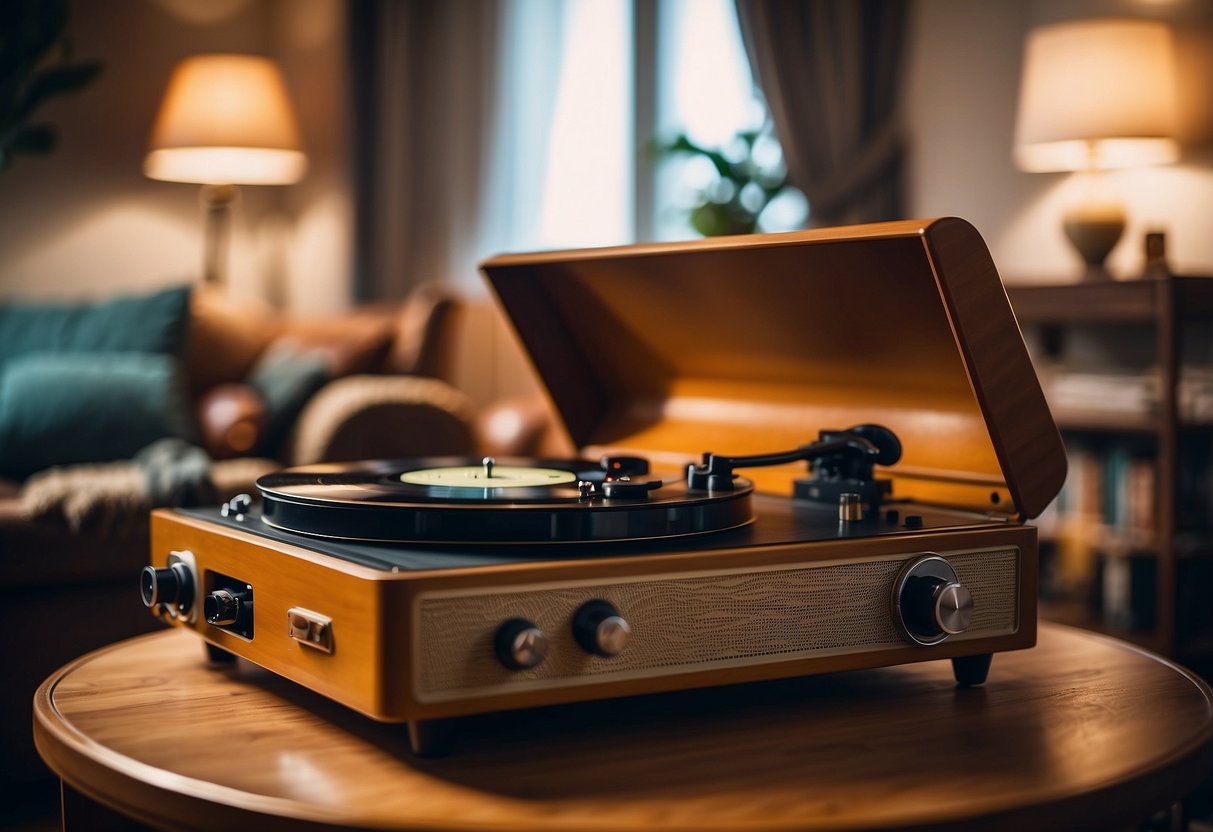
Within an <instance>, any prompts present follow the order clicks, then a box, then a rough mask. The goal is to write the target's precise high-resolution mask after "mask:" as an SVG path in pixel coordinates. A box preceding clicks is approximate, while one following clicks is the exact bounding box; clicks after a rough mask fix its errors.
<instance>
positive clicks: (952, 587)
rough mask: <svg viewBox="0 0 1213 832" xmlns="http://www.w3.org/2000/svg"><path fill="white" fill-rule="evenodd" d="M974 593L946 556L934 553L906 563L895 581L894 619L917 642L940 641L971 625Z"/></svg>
mask: <svg viewBox="0 0 1213 832" xmlns="http://www.w3.org/2000/svg"><path fill="white" fill-rule="evenodd" d="M972 618H973V595H972V594H971V593H970V592H969V590H968V589H966V588H965V587H964V586H962V585H961V583H960V581H959V580H958V579H957V577H956V571H955V570H954V569H953V568H952V566H951V564H950V563H948V561H946V560H945V559H944V558H942V557H940V556H939V555H935V554H931V555H926V556H923V557H920V558H917V559H916V560H914V561H911V562H910V563H908V564H906V565H905V566H904V567H903V568H902V570H901V572H900V573H899V574H898V576H897V579H896V581H894V585H893V621H894V623H895V624H896V625H897V627H898V629H899V630H900V631H901V634H902V635H904V636H905V637H906V638H908V639H909V640H910V641H912V642H914V643H916V644H922V645H931V644H938V643H939V642H941V641H943V640H944V639H946V638H947V637H948V636H951V635H955V634H957V633H962V632H964V631H965V630H967V629H968V627H969V625H970V623H971V622H972Z"/></svg>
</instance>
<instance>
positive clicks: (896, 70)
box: [736, 0, 907, 226]
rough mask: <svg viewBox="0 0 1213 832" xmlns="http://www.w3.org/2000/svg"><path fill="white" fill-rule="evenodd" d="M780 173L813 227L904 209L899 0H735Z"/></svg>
mask: <svg viewBox="0 0 1213 832" xmlns="http://www.w3.org/2000/svg"><path fill="white" fill-rule="evenodd" d="M736 4H737V16H738V19H739V22H740V24H741V32H742V37H743V39H744V40H745V46H746V52H747V53H748V55H749V58H750V66H751V67H752V69H753V72H754V77H755V78H756V79H757V81H758V84H759V86H761V88H762V92H763V95H764V96H765V97H766V101H767V106H768V108H769V109H770V112H771V119H772V121H773V122H774V125H775V132H776V134H777V135H778V137H779V141H780V143H781V144H782V145H783V152H784V157H785V159H786V160H787V166H788V176H789V178H790V179H791V180H792V183H793V184H795V185H796V186H797V187H799V188H800V189H801V190H803V191H804V193H805V196H807V197H808V200H809V216H810V218H811V220H812V223H813V224H814V225H818V226H820V225H837V224H841V223H853V222H877V221H881V220H891V219H901V218H904V216H905V198H904V197H905V195H904V185H903V181H902V180H903V157H904V144H905V142H904V137H903V133H902V125H901V121H900V118H899V113H898V106H897V98H898V94H899V90H900V80H901V74H902V73H901V57H902V51H903V41H904V39H905V38H904V32H905V24H906V12H907V4H906V2H905V0H798V1H797V2H792V0H736Z"/></svg>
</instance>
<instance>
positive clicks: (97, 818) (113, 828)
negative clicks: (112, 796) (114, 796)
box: [59, 781, 151, 832]
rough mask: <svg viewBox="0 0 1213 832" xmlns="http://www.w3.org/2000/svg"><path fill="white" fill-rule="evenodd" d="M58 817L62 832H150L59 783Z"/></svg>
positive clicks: (148, 827)
mask: <svg viewBox="0 0 1213 832" xmlns="http://www.w3.org/2000/svg"><path fill="white" fill-rule="evenodd" d="M59 800H60V805H61V807H62V815H61V817H60V820H61V823H62V824H63V832H76V830H80V832H151V827H150V826H144V825H143V824H142V823H138V822H136V821H133V820H131V819H130V818H128V817H125V816H123V815H120V814H118V813H117V812H115V811H114V810H113V809H111V808H110V807H108V806H105V805H103V804H101V803H98V802H97V801H95V800H93V799H92V798H91V797H88V796H87V795H84V794H81V793H80V792H78V791H76V790H75V789H73V788H72V787H71V786H69V785H68V784H67V783H64V782H62V781H60V784H59Z"/></svg>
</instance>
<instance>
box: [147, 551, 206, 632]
mask: <svg viewBox="0 0 1213 832" xmlns="http://www.w3.org/2000/svg"><path fill="white" fill-rule="evenodd" d="M197 575H198V568H197V565H196V563H195V561H194V555H193V553H192V552H188V551H187V552H170V553H169V556H168V562H167V564H166V565H165V566H163V567H159V568H157V567H155V566H145V567H143V570H142V571H141V572H140V573H139V595H140V597H141V598H142V599H143V605H144V606H145V607H147V608H149V609H152V610H157V611H159V612H160V613H162V614H164V615H167V616H169V617H170V618H181V619H185V620H187V621H193V620H194V618H195V617H196V609H195V603H194V602H195V600H196V598H197V587H198V577H197Z"/></svg>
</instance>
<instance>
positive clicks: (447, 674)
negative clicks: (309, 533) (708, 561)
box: [414, 548, 1019, 702]
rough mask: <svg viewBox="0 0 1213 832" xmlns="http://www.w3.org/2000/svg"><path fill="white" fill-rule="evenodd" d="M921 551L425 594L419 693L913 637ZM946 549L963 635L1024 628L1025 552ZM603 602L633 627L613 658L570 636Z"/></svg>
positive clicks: (455, 695) (494, 688) (518, 687)
mask: <svg viewBox="0 0 1213 832" xmlns="http://www.w3.org/2000/svg"><path fill="white" fill-rule="evenodd" d="M919 554H925V553H910V554H905V555H899V556H895V557H890V558H881V559H872V560H863V561H850V562H843V563H829V564H813V565H804V566H795V567H779V568H776V569H769V570H756V569H738V570H728V571H719V572H713V573H707V574H694V575H685V574H684V575H669V576H646V577H644V578H640V579H623V580H619V581H612V582H601V581H599V582H594V583H587V582H561V583H551V584H541V585H532V586H519V587H513V588H509V589H500V588H494V589H493V590H492V591H484V590H463V591H456V592H449V593H447V592H442V593H438V592H435V593H431V594H427V595H423V596H422V597H421V598H420V599H419V604H418V605H417V607H416V610H417V613H416V615H417V620H416V622H415V623H416V626H415V627H414V656H416V657H418V659H417V662H416V664H415V669H414V673H415V679H414V694H415V695H416V697H417V699H418V701H421V702H436V701H446V700H451V699H461V698H467V697H470V696H474V695H476V696H478V695H485V694H491V693H498V692H502V691H523V690H536V689H545V688H553V687H568V686H571V685H578V684H586V683H589V682H593V681H602V680H605V679H611V680H616V679H630V678H642V677H652V676H663V675H672V674H677V673H686V672H690V671H692V670H702V669H711V668H725V667H739V666H746V665H752V664H762V663H767V662H777V661H783V660H792V659H803V658H806V657H813V656H825V655H830V654H839V653H856V652H861V651H866V650H879V649H882V648H894V647H903V646H905V645H906V644H907V642H906V641H905V640H904V639H902V638H901V636H899V635H898V634H897V632H896V630H895V629H894V625H893V619H892V614H891V611H890V594H891V592H892V585H893V580H894V578H895V576H896V574H897V571H898V570H899V569H900V568H901V566H902V565H903V564H904V563H905V562H906V561H907V560H909V559H911V558H914V557H917V556H918V555H919ZM944 557H946V558H947V560H948V561H949V562H950V563H951V564H952V567H953V568H954V569H955V570H956V573H957V576H958V577H959V579H960V581H961V583H963V584H964V585H965V587H966V588H967V589H968V590H969V591H970V592H971V593H972V595H973V600H974V615H973V621H972V624H971V626H970V627H969V629H968V630H967V631H966V632H965V633H962V634H960V635H958V636H953V637H952V640H953V641H958V640H963V639H971V638H981V637H988V636H996V635H1006V634H1010V633H1013V632H1015V630H1016V629H1017V628H1018V620H1017V612H1018V605H1017V598H1018V587H1019V550H1018V549H1017V548H1008V549H998V550H985V551H980V552H959V553H955V552H954V553H944ZM594 598H601V599H604V600H606V601H609V602H611V603H612V604H614V605H615V607H616V608H617V609H618V610H619V611H620V614H621V615H622V616H623V617H624V618H626V619H627V621H628V622H629V623H630V624H631V627H632V637H631V640H630V641H629V643H628V646H627V649H626V650H624V651H623V653H622V654H620V655H619V656H616V657H614V658H612V659H609V660H605V659H601V658H598V657H595V656H591V655H589V654H587V653H586V652H585V651H583V650H582V649H581V648H580V647H578V646H577V644H576V642H575V641H574V640H573V637H572V632H571V628H572V617H573V613H574V612H575V611H576V610H577V608H578V607H580V606H581V605H582V604H583V603H585V602H586V601H589V600H591V599H594ZM510 618H525V619H528V620H530V621H533V622H534V623H535V624H536V625H538V626H539V627H540V628H541V629H542V630H543V631H544V632H545V633H546V634H547V637H548V640H549V644H550V649H549V652H548V657H547V659H546V660H545V661H544V662H543V663H542V664H540V665H539V666H538V667H536V668H533V669H531V670H522V671H512V670H507V669H506V668H504V667H503V666H502V665H501V664H500V663H499V662H498V661H497V658H496V656H495V654H494V652H493V635H494V633H495V632H496V629H497V627H498V626H499V625H500V624H501V623H502V622H503V621H505V620H507V619H510Z"/></svg>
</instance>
